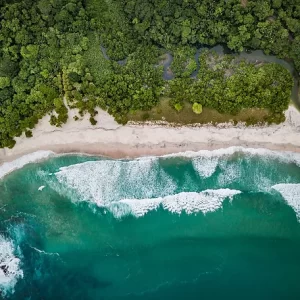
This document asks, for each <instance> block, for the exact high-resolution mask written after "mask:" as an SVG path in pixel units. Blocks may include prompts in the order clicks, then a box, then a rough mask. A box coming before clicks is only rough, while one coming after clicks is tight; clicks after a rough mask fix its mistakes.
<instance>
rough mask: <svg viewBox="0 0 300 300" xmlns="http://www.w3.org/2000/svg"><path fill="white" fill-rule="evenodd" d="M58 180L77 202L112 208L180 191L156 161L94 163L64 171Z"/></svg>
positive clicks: (103, 161)
mask: <svg viewBox="0 0 300 300" xmlns="http://www.w3.org/2000/svg"><path fill="white" fill-rule="evenodd" d="M55 176H56V178H57V180H58V181H59V183H60V184H62V186H64V187H66V188H67V189H70V188H71V189H72V190H74V191H75V192H76V193H77V195H78V196H79V199H77V200H79V201H91V202H94V203H96V204H97V205H98V206H108V205H110V204H111V203H112V202H115V201H119V200H120V199H124V198H154V197H157V196H160V195H163V196H164V195H168V194H172V193H173V192H174V191H175V189H176V184H174V182H173V180H172V179H171V177H170V176H169V175H168V174H166V172H165V171H163V170H162V169H161V168H160V167H159V163H158V159H154V158H149V159H142V160H132V161H120V160H102V161H90V162H85V163H81V164H76V165H72V166H69V167H63V168H60V171H59V172H57V173H55Z"/></svg>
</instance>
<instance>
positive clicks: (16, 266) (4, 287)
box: [0, 235, 23, 295]
mask: <svg viewBox="0 0 300 300" xmlns="http://www.w3.org/2000/svg"><path fill="white" fill-rule="evenodd" d="M14 253H15V248H14V245H13V243H12V242H11V241H9V240H8V239H6V238H4V237H3V236H1V235H0V288H1V289H0V290H1V291H2V293H3V294H4V295H6V294H9V293H13V292H14V287H15V285H16V283H17V281H18V279H20V278H23V271H22V270H21V269H20V264H21V261H20V259H19V258H17V257H16V256H15V255H14Z"/></svg>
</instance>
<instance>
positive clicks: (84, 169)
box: [0, 147, 300, 300]
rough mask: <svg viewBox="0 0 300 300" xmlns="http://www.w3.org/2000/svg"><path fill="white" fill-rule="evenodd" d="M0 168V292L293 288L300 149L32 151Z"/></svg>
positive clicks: (198, 293)
mask: <svg viewBox="0 0 300 300" xmlns="http://www.w3.org/2000/svg"><path fill="white" fill-rule="evenodd" d="M43 157H44V159H43V160H40V159H41V158H43ZM13 170H14V171H13ZM11 171H13V172H11ZM4 175H6V176H4ZM0 177H2V178H1V179H0V291H1V292H0V298H1V299H18V300H20V299H28V300H29V299H30V300H35V299H44V300H45V299H107V300H110V299H124V300H125V299H126V300H127V299H147V300H148V299H149V300H150V299H159V300H160V299H164V300H165V299H211V300H213V299H272V300H274V299H300V223H299V222H300V154H296V153H288V152H286V153H283V152H275V151H269V150H263V149H257V150H254V149H244V148H239V147H234V148H228V149H221V150H215V151H200V152H185V153H180V154H174V155H166V156H162V157H144V158H140V159H132V160H129V159H120V160H115V159H109V158H105V157H94V156H85V155H77V154H76V155H59V156H57V155H54V154H53V153H51V152H38V153H33V154H30V155H27V156H24V157H23V158H20V159H18V160H17V161H15V162H13V163H6V164H5V165H3V166H2V167H0Z"/></svg>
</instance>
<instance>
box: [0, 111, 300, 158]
mask: <svg viewBox="0 0 300 300" xmlns="http://www.w3.org/2000/svg"><path fill="white" fill-rule="evenodd" d="M69 114H70V118H69V120H68V122H67V124H65V125H63V126H62V127H61V128H56V127H53V126H51V125H50V124H49V119H50V117H49V116H46V117H44V118H43V119H42V120H40V122H39V123H38V125H37V126H36V128H35V129H34V130H33V137H32V138H26V137H25V136H21V137H19V138H16V141H17V143H16V146H15V147H14V148H13V149H0V164H1V163H3V162H5V161H11V160H14V159H16V158H18V157H20V156H22V155H24V154H27V153H31V152H34V151H37V150H52V151H54V152H57V153H69V152H83V153H88V154H99V155H100V154H101V155H106V156H110V157H137V156H146V155H162V154H167V153H176V152H182V151H187V150H191V151H198V150H203V149H207V150H213V149H219V148H226V147H230V146H243V147H251V148H267V149H270V150H282V151H294V152H300V113H299V112H298V111H297V109H296V108H295V107H293V106H290V107H289V109H288V110H287V111H286V121H285V122H284V123H282V124H280V125H272V126H262V127H245V126H243V125H241V124H240V125H237V126H233V125H231V124H220V125H219V126H217V127H215V126H211V125H204V126H198V127H194V126H181V127H174V126H166V125H157V124H151V125H150V124H148V125H134V124H128V125H126V126H121V125H119V124H117V123H116V122H115V121H114V119H113V118H112V117H111V116H110V115H108V114H107V113H106V112H104V111H101V110H99V114H98V115H97V117H96V120H97V121H98V123H97V125H96V126H92V125H91V124H90V122H89V120H88V116H85V117H84V118H82V119H81V120H78V121H74V120H73V116H74V115H75V114H76V111H74V110H72V111H70V112H69Z"/></svg>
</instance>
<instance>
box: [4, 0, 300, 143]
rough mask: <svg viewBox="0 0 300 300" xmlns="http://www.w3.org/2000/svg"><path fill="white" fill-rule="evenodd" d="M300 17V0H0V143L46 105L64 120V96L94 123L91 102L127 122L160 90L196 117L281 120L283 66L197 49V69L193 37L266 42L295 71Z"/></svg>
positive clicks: (148, 107)
mask: <svg viewBox="0 0 300 300" xmlns="http://www.w3.org/2000/svg"><path fill="white" fill-rule="evenodd" d="M299 24H300V2H299V0H285V1H280V0H276V1H275V0H258V1H251V0H248V1H240V0H216V1H211V0H202V1H197V0H184V1H183V0H176V1H167V0H163V1H162V0H130V1H121V0H51V1H47V0H15V1H8V0H0V147H13V146H14V144H15V141H14V137H16V136H20V135H21V134H22V133H25V135H26V136H27V137H31V136H32V132H31V129H32V128H34V126H35V125H36V124H37V122H38V120H39V119H40V118H42V117H43V116H44V115H46V114H50V115H51V119H50V122H51V124H52V125H55V126H61V125H62V124H63V123H65V122H66V121H67V118H68V108H67V106H69V107H70V108H77V109H78V110H79V114H80V115H83V114H85V113H89V115H90V121H91V123H92V124H96V120H95V116H96V114H97V112H96V110H95V108H96V107H101V108H102V109H105V110H107V111H108V112H109V113H110V114H112V115H113V116H114V117H115V119H116V120H117V121H118V122H120V123H126V122H127V120H128V119H131V118H133V116H135V115H139V114H140V112H142V113H141V115H142V116H143V117H142V119H144V120H146V119H149V118H151V116H152V115H153V109H155V108H156V107H159V106H160V99H161V98H162V97H168V98H170V100H169V101H168V105H167V106H166V107H168V109H169V111H170V114H173V112H174V114H175V115H176V116H180V115H183V114H185V113H186V112H187V110H186V109H187V107H189V106H190V105H191V106H192V105H193V104H194V105H195V104H196V105H195V109H194V111H195V112H196V113H198V112H200V111H201V109H200V107H201V108H202V107H203V112H202V113H201V114H200V115H197V117H199V118H206V117H207V116H208V115H209V114H207V113H206V112H208V111H209V112H214V113H212V114H210V115H211V116H212V115H214V114H219V113H222V114H224V115H228V114H230V116H233V115H236V116H240V114H241V113H242V112H245V111H248V112H249V111H251V109H254V110H255V109H260V111H266V112H267V115H268V117H266V115H265V114H264V116H263V119H264V120H265V121H269V122H280V121H282V120H283V118H284V117H283V114H282V112H283V110H284V109H286V108H287V105H288V102H289V100H290V94H291V87H292V78H291V75H290V74H289V73H288V71H287V70H285V69H284V68H283V67H281V66H279V65H276V64H261V65H255V64H250V63H248V62H245V61H238V60H237V59H233V57H232V56H218V55H215V54H212V53H209V52H202V54H201V55H200V58H199V72H198V74H197V76H196V77H195V76H194V71H195V70H197V61H196V59H195V54H196V47H198V46H199V45H209V46H212V45H216V44H218V43H222V44H227V46H228V47H229V48H230V49H232V50H234V51H242V50H243V49H244V48H249V49H263V50H264V51H265V52H266V53H267V54H268V53H272V54H275V55H277V56H279V57H281V58H289V59H292V60H293V61H294V63H295V66H296V68H297V70H298V71H299V70H300V55H299V53H300V25H299ZM162 49H165V50H162ZM166 51H169V52H171V53H172V55H173V57H174V60H173V61H172V64H171V66H170V68H171V70H172V71H173V73H174V75H175V78H174V79H172V80H169V81H164V80H163V67H162V66H160V64H159V57H161V55H162V54H164V53H166ZM124 59H125V60H124ZM120 60H122V61H121V62H120ZM192 74H193V76H194V77H195V78H194V77H193V78H191V75H192ZM200 105H201V106H200ZM163 111H164V113H165V114H167V112H166V110H163ZM192 111H193V110H192V109H189V113H190V119H193V118H194V117H196V114H194V113H193V112H192ZM250 115H251V114H250ZM249 118H250V117H249ZM253 120H254V121H253V122H255V121H259V120H261V119H259V120H258V119H255V118H253ZM207 121H208V122H209V120H207ZM249 122H250V121H249ZM251 122H252V121H251Z"/></svg>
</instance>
